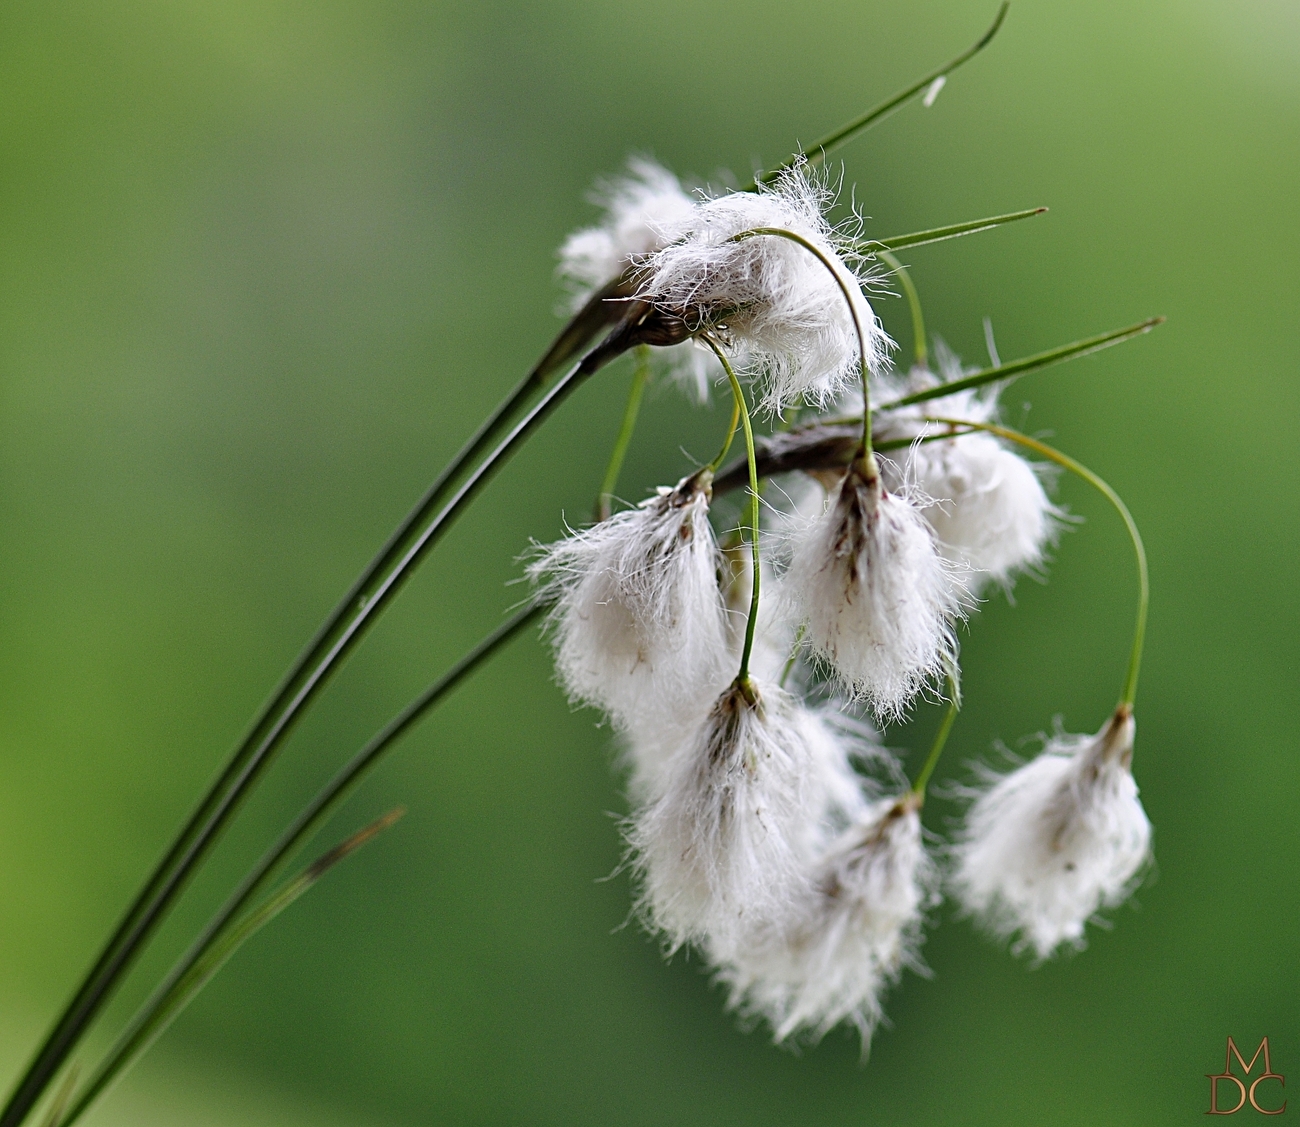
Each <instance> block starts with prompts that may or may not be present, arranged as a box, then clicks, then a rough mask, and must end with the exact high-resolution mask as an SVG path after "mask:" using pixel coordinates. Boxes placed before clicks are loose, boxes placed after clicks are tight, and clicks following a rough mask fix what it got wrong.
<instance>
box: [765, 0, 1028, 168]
mask: <svg viewBox="0 0 1300 1127" xmlns="http://www.w3.org/2000/svg"><path fill="white" fill-rule="evenodd" d="M1008 7H1009V4H1008V2H1007V0H1003V2H1002V4H1001V6H1000V7H999V8H998V14H997V15H996V16H995V17H994V19H993V23H992V25H991V26H990V27H989V29H988V31H986V32H985V33H984V34H983V35H981V36H980V38H979V40H978V41H977V42H976V43H975V45H974V46H972V47H970V48H968V49H967V50H965V51H963V52H962V53H961V54H960V55H958V56H957V57H956V58H955V59H952V60H951V61H950V62H947V63H945V64H944V65H943V66H941V67H940V68H939V69H938V70H936V71H931V72H930V73H929V74H927V75H926V76H925V77H924V78H922V79H921V80H920V81H919V82H914V83H913V84H912V85H911V86H908V87H907V88H906V89H904V90H900V91H899V92H898V93H897V94H895V95H894V96H893V97H892V98H887V99H886V100H885V101H883V102H881V103H880V105H878V106H875V107H874V108H872V109H869V110H868V111H867V112H866V113H864V114H863V115H862V116H861V117H856V118H854V119H853V120H852V121H850V122H849V123H848V124H847V125H844V126H841V127H840V128H839V129H836V130H835V131H834V132H833V133H828V134H827V135H826V136H825V137H823V138H822V139H821V140H820V141H815V142H814V143H813V144H812V145H810V146H809V147H808V153H807V155H806V156H805V155H804V154H800V155H798V156H795V157H792V158H791V159H790V160H787V161H786V162H785V163H784V164H780V165H777V167H776V168H774V169H772V170H771V171H769V172H764V173H761V174H760V175H759V176H756V177H755V178H754V182H753V183H752V184H750V185H749V187H748V188H747V189H745V190H746V191H750V192H753V191H757V190H758V188H759V187H760V186H762V185H765V184H770V183H772V181H773V180H775V179H776V178H777V177H778V176H780V175H781V173H783V172H786V171H788V170H789V169H791V168H793V167H794V166H795V165H796V164H798V163H799V162H800V161H801V160H806V161H807V163H808V164H809V166H810V167H816V166H817V165H819V164H821V163H822V162H823V161H824V160H825V159H826V158H827V157H828V156H829V155H830V154H831V153H832V152H834V151H835V150H836V149H838V148H839V147H840V146H841V145H843V144H845V143H846V142H848V141H851V140H852V139H853V138H854V137H855V136H857V134H859V133H861V132H862V131H863V130H864V129H869V128H870V127H871V126H873V125H875V124H876V123H877V122H879V121H882V120H883V119H884V118H886V117H888V116H889V115H890V114H891V113H893V112H894V111H895V110H896V109H898V108H899V107H900V106H903V105H904V104H906V103H907V102H909V101H910V100H911V99H912V98H915V97H916V95H918V94H920V93H922V92H923V91H924V90H925V89H926V88H927V87H928V86H929V85H930V84H931V83H932V82H933V81H934V80H935V79H936V78H942V77H943V76H944V75H946V74H951V73H952V72H953V71H954V70H956V69H957V68H958V67H959V66H961V65H962V63H964V62H967V61H968V60H969V59H972V58H974V57H975V56H976V55H978V54H979V53H980V52H981V51H982V50H984V48H985V47H987V46H988V45H989V43H991V42H992V41H993V37H994V36H995V35H997V33H998V29H999V28H1000V27H1001V26H1002V21H1003V20H1004V19H1005V18H1006V15H1007V8H1008Z"/></svg>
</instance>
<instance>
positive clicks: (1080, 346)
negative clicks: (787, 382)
mask: <svg viewBox="0 0 1300 1127" xmlns="http://www.w3.org/2000/svg"><path fill="white" fill-rule="evenodd" d="M1164 323H1165V319H1164V318H1163V317H1149V318H1147V320H1145V321H1139V322H1138V323H1137V324H1136V325H1129V326H1128V327H1127V328H1124V329H1113V330H1112V331H1110V332H1109V333H1101V334H1099V335H1098V336H1095V337H1087V338H1085V339H1084V340H1076V341H1075V342H1074V343H1073V344H1063V345H1061V347H1060V348H1049V349H1048V350H1047V351H1046V352H1037V353H1035V354H1034V355H1033V356H1026V357H1025V358H1024V359H1023V360H1012V361H1011V362H1010V363H1009V364H1000V365H998V366H997V367H993V368H983V369H981V370H980V371H978V372H975V373H973V374H972V375H969V376H964V377H963V378H962V379H959V380H951V381H949V382H948V383H941V384H938V385H936V386H935V387H927V388H925V389H924V390H922V391H917V392H914V393H913V394H911V395H904V396H903V397H902V398H901V399H895V400H893V401H892V402H889V403H885V404H882V405H881V406H880V407H878V408H877V410H879V411H892V410H893V409H894V408H895V407H908V406H910V405H911V404H913V403H924V402H925V401H926V400H927V399H940V398H942V397H943V396H945V395H951V394H952V393H953V392H954V391H965V390H966V389H967V388H972V387H983V386H984V385H985V384H989V383H994V382H996V381H997V380H1005V379H1007V378H1008V377H1010V376H1019V375H1023V374H1024V373H1025V372H1033V371H1036V370H1037V369H1039V368H1046V367H1048V366H1049V365H1051V364H1059V363H1061V361H1063V360H1074V359H1075V358H1076V357H1079V356H1087V355H1088V354H1089V353H1090V352H1100V351H1101V350H1102V349H1103V348H1110V347H1111V345H1114V344H1122V343H1123V342H1124V341H1126V340H1131V339H1132V338H1133V337H1137V336H1141V335H1142V334H1143V333H1149V332H1150V331H1151V330H1152V329H1154V328H1155V327H1156V326H1157V325H1163V324H1164ZM0 1127H4V1124H0Z"/></svg>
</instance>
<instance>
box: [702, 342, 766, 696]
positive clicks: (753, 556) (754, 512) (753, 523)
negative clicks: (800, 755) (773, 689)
mask: <svg viewBox="0 0 1300 1127" xmlns="http://www.w3.org/2000/svg"><path fill="white" fill-rule="evenodd" d="M704 340H705V342H706V343H707V344H708V346H709V347H710V348H711V349H713V353H714V355H715V356H717V358H718V360H719V361H720V362H721V364H722V369H723V371H725V372H726V373H727V380H728V381H729V382H730V384H731V395H732V399H733V400H734V402H735V404H736V411H737V412H738V413H739V415H740V421H741V423H742V424H743V425H744V427H745V456H746V457H747V458H748V459H749V550H750V570H751V571H752V572H753V575H752V576H751V579H750V594H749V619H748V621H747V622H746V623H745V645H744V648H743V649H742V650H741V651H740V672H739V673H737V674H736V683H737V684H738V685H740V687H741V689H742V690H743V691H744V692H745V695H746V697H747V698H748V697H749V696H750V683H749V659H750V655H751V654H753V652H754V631H755V630H756V629H757V628H758V589H759V577H760V570H759V549H758V458H757V455H756V454H755V451H754V428H753V426H752V425H751V423H750V421H749V407H748V406H747V405H746V403H745V389H744V388H743V387H741V386H740V380H739V379H738V378H737V376H736V372H735V369H734V368H732V366H731V361H729V360H728V359H727V355H726V353H725V352H723V351H722V346H721V345H719V344H718V342H717V341H716V340H714V339H713V338H712V337H711V336H709V335H708V334H707V333H706V334H704Z"/></svg>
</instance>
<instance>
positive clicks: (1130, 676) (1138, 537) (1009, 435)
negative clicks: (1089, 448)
mask: <svg viewBox="0 0 1300 1127" xmlns="http://www.w3.org/2000/svg"><path fill="white" fill-rule="evenodd" d="M926 422H930V423H939V424H942V425H944V426H954V427H966V428H969V430H981V431H987V432H988V433H989V434H996V435H997V436H998V437H999V438H1005V439H1006V440H1007V441H1008V442H1015V443H1018V444H1019V445H1021V446H1024V447H1026V448H1027V449H1029V450H1033V451H1034V452H1035V453H1038V454H1041V455H1042V456H1043V457H1044V458H1046V459H1048V461H1051V462H1055V463H1056V464H1057V465H1058V466H1061V467H1063V468H1064V469H1067V470H1069V471H1070V472H1071V473H1072V474H1077V475H1078V476H1079V477H1081V478H1083V480H1084V481H1086V482H1087V483H1088V484H1089V485H1091V486H1092V487H1093V488H1094V489H1096V490H1097V491H1098V492H1099V493H1101V495H1102V496H1103V497H1105V498H1106V500H1108V501H1109V502H1110V503H1111V504H1112V505H1113V506H1114V507H1115V511H1116V512H1117V513H1119V515H1120V519H1121V520H1123V522H1124V527H1125V528H1126V529H1127V530H1128V535H1129V539H1130V540H1131V541H1132V542H1133V554H1134V555H1135V556H1136V557H1137V572H1138V605H1137V621H1136V622H1135V624H1134V627H1133V647H1132V649H1131V650H1130V651H1129V659H1128V671H1127V672H1126V673H1125V675H1124V689H1123V691H1122V692H1121V693H1120V698H1119V705H1120V707H1121V708H1129V709H1132V707H1133V701H1134V699H1135V698H1136V696H1137V683H1138V672H1139V670H1140V669H1141V666H1142V646H1143V644H1144V642H1145V641H1146V632H1147V605H1148V603H1149V602H1150V600H1151V583H1150V579H1149V576H1148V574H1147V553H1146V548H1145V547H1143V545H1142V534H1141V533H1140V532H1138V526H1137V522H1136V521H1134V519H1133V514H1132V513H1130V512H1129V511H1128V506H1127V505H1126V504H1124V501H1123V499H1122V498H1121V497H1120V495H1119V494H1118V493H1116V492H1115V490H1113V489H1112V488H1111V487H1110V486H1109V485H1108V484H1107V483H1106V482H1105V481H1103V480H1102V479H1101V478H1100V477H1098V476H1097V475H1096V474H1095V473H1093V472H1092V470H1090V469H1088V467H1087V466H1085V465H1084V464H1083V463H1082V462H1078V461H1076V460H1075V459H1074V458H1071V457H1070V456H1069V455H1068V454H1063V453H1062V452H1061V451H1060V450H1057V449H1056V448H1055V447H1054V446H1048V445H1047V443H1045V442H1040V441H1039V440H1038V439H1036V438H1030V437H1029V435H1027V434H1021V433H1020V432H1019V431H1016V430H1011V429H1009V428H1007V427H1003V426H998V425H997V424H996V423H973V422H969V421H968V420H965V419H940V418H933V419H927V420H926Z"/></svg>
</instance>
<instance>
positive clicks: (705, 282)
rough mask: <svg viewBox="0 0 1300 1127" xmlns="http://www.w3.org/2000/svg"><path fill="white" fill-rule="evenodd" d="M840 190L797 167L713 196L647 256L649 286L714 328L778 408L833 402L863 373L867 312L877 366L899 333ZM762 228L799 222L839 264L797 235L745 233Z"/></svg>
mask: <svg viewBox="0 0 1300 1127" xmlns="http://www.w3.org/2000/svg"><path fill="white" fill-rule="evenodd" d="M833 202H834V195H833V193H832V192H831V191H830V190H829V189H828V188H827V187H826V186H825V185H823V184H821V183H819V182H817V181H814V180H813V179H810V178H809V176H808V175H807V174H806V172H805V171H804V170H803V169H802V168H794V169H791V170H790V171H789V172H786V173H784V174H782V176H781V177H779V178H778V179H777V180H776V181H775V183H773V184H772V185H771V186H769V187H764V188H762V189H760V190H759V191H757V192H733V193H731V194H729V195H725V196H719V197H716V198H713V199H707V200H704V201H703V202H702V203H701V204H700V205H699V209H698V211H697V212H696V215H695V220H694V223H693V225H692V226H691V228H690V230H689V231H687V232H685V233H684V236H683V237H682V238H680V239H679V240H677V241H676V242H674V243H671V244H669V245H667V246H665V247H664V248H663V249H662V250H659V251H657V252H655V253H654V254H651V255H648V256H646V257H645V259H644V260H643V262H644V266H645V270H646V281H645V282H644V283H643V285H642V288H641V291H640V296H642V297H643V298H645V299H647V300H649V301H653V302H654V303H655V304H657V305H659V306H660V307H661V308H662V309H664V310H666V311H667V312H669V313H672V314H673V315H674V316H678V317H680V318H681V319H682V320H684V321H685V322H686V324H687V325H688V326H689V327H690V328H691V329H692V331H698V330H702V329H706V328H707V329H710V330H712V331H713V332H714V333H716V334H717V335H718V336H720V337H722V338H723V339H724V340H726V341H727V342H728V343H729V344H730V345H731V346H732V347H733V349H734V350H735V351H736V353H737V355H738V357H739V358H740V359H741V361H742V362H743V363H745V364H746V365H748V367H749V368H750V369H751V370H752V372H753V374H754V376H755V378H756V380H757V382H758V387H759V396H760V401H761V405H762V406H763V408H764V409H766V410H768V411H771V412H779V411H780V410H781V408H782V407H784V406H787V405H790V404H794V403H798V402H800V401H801V400H802V401H807V402H810V403H815V404H818V405H820V404H823V403H825V402H827V401H829V400H831V399H833V398H834V397H835V396H836V395H837V394H839V393H840V392H841V391H843V390H844V389H845V387H846V386H848V385H850V384H852V383H853V382H855V381H857V380H858V379H859V378H860V372H861V368H860V357H861V348H860V345H859V336H858V328H857V326H855V316H856V321H857V325H860V326H861V330H862V341H863V344H864V345H865V350H866V359H867V364H868V367H869V369H870V370H872V371H874V370H876V369H878V368H880V367H882V366H883V365H884V363H885V356H886V354H887V350H888V348H889V338H888V337H887V336H886V335H885V333H884V330H883V329H882V328H881V327H880V324H879V322H878V321H877V319H876V316H875V314H874V313H873V312H872V309H871V306H870V305H869V304H868V303H867V300H866V298H865V297H864V296H863V295H862V285H863V282H864V281H865V279H863V278H860V277H859V276H858V274H857V273H856V272H855V271H854V270H853V269H852V268H851V267H850V266H849V264H848V262H847V261H846V256H847V252H846V253H843V254H842V253H841V247H842V243H843V241H844V240H843V239H842V237H841V236H840V235H839V234H837V233H836V231H835V230H834V229H832V227H831V226H830V224H829V223H827V221H826V219H825V217H824V215H823V214H822V213H823V211H824V210H825V209H826V208H827V207H829V206H830V205H831V203H833ZM759 228H779V229H781V230H785V231H791V232H794V233H795V234H797V235H799V236H801V237H802V238H804V239H806V240H807V241H808V242H809V243H811V244H812V245H813V246H815V247H816V248H817V249H818V251H819V252H820V253H821V255H822V257H823V258H824V259H825V262H826V263H829V264H830V266H831V269H830V270H828V269H827V267H826V264H825V263H824V262H823V261H821V260H819V258H818V256H817V255H815V254H813V253H812V252H810V251H809V250H808V249H807V248H806V247H804V246H801V245H799V244H798V243H796V242H792V241H791V240H789V239H788V238H784V237H780V236H772V235H755V236H753V237H740V238H738V236H744V235H745V233H746V232H751V231H754V230H756V229H759ZM846 292H847V294H848V298H849V301H851V302H852V311H850V305H849V301H846V300H845V294H846Z"/></svg>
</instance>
